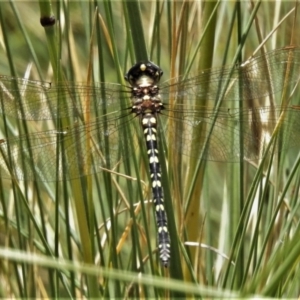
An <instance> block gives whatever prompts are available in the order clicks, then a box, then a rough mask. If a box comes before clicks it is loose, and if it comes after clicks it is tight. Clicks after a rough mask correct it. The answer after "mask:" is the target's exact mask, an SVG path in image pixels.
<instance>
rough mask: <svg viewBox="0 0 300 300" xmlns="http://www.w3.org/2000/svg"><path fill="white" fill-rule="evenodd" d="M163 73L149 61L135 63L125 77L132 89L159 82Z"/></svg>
mask: <svg viewBox="0 0 300 300" xmlns="http://www.w3.org/2000/svg"><path fill="white" fill-rule="evenodd" d="M162 75H163V71H162V70H161V68H160V67H159V66H157V65H155V64H154V63H153V62H151V61H141V62H138V63H136V64H135V65H134V66H133V67H132V68H131V69H130V70H129V71H128V72H127V74H126V75H125V79H126V80H127V81H128V82H129V83H130V85H131V86H132V87H148V86H151V85H155V84H157V83H158V82H159V80H160V78H161V76H162Z"/></svg>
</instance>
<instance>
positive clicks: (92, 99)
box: [0, 47, 300, 181]
mask: <svg viewBox="0 0 300 300" xmlns="http://www.w3.org/2000/svg"><path fill="white" fill-rule="evenodd" d="M299 76H300V48H295V47H286V48H283V49H277V50H275V51H271V52H269V53H267V54H265V55H263V56H257V57H253V58H251V59H249V60H247V61H246V62H245V63H244V64H242V65H241V66H236V67H234V69H233V70H232V67H223V68H219V69H210V70H205V71H203V72H200V73H199V74H196V75H194V76H189V77H186V78H185V77H179V78H176V79H171V80H169V81H166V82H164V83H162V84H158V86H159V94H160V97H161V100H162V103H163V105H164V109H162V110H161V111H160V112H158V113H157V117H158V118H159V121H160V122H159V124H160V125H161V130H163V131H165V132H166V133H168V135H169V136H170V137H171V139H172V147H173V148H174V150H176V151H178V152H179V153H182V154H184V155H187V156H196V157H198V156H199V157H200V154H201V153H202V158H203V159H206V160H213V161H225V162H238V161H241V160H244V159H246V160H259V159H260V158H261V157H262V156H263V155H264V149H265V148H266V146H267V145H268V143H269V142H270V140H271V137H272V134H273V132H274V130H275V128H277V127H276V126H279V127H278V132H277V136H278V141H279V145H280V148H278V150H284V149H287V148H288V147H295V146H299V144H300V142H299V138H298V137H297V136H298V132H299V130H300V118H299V117H300V109H299V107H297V106H295V105H294V106H293V105H289V106H286V107H284V108H281V107H279V106H272V105H271V104H270V103H267V100H266V99H265V97H270V96H272V95H274V94H275V93H277V92H280V91H283V90H284V91H286V92H289V91H291V89H293V88H294V87H295V85H296V84H297V82H298V80H299ZM130 95H131V88H130V87H129V85H128V86H127V85H124V86H122V85H119V84H111V83H100V84H94V85H91V86H86V85H79V84H72V83H63V84H59V85H57V86H54V85H53V84H50V83H44V82H38V81H30V80H25V79H18V78H11V77H7V76H0V99H1V101H2V106H1V108H0V112H1V113H3V114H5V115H6V116H10V117H14V118H19V119H25V120H36V121H41V120H56V119H59V118H66V117H70V118H72V119H75V120H77V122H75V123H74V126H72V128H64V129H63V130H61V131H55V130H52V131H45V132H37V133H32V134H30V135H27V136H21V137H16V138H11V139H7V140H1V141H0V151H1V156H0V167H1V176H2V177H10V176H12V175H13V176H15V177H16V178H18V179H20V180H42V181H54V180H61V179H63V178H64V177H65V178H67V179H72V178H77V177H80V176H84V175H87V174H92V173H97V172H100V171H101V169H102V168H103V167H104V168H107V167H110V168H112V167H113V166H114V165H115V164H117V163H118V162H119V161H120V160H122V159H127V158H128V157H130V155H132V153H125V152H126V149H132V147H137V146H138V138H142V136H143V132H142V130H137V128H138V127H139V126H138V125H139V124H138V123H139V118H138V117H137V116H136V115H135V114H132V110H131V108H130V106H131V104H130V101H129V98H130ZM61 99H63V100H61ZM87 99H88V100H89V101H87ZM219 100H221V101H222V103H221V105H220V107H219V108H218V109H216V108H215V107H214V106H215V103H216V102H217V101H219ZM203 101H206V102H205V104H202V103H203ZM240 101H243V103H242V104H243V105H242V106H241V107H239V105H240ZM87 103H90V105H89V107H86V105H87ZM85 111H88V112H89V113H90V115H91V122H89V123H85V122H84V121H83V120H84V118H83V115H84V112H85ZM282 114H284V115H283V118H282V122H281V123H280V124H278V121H279V120H280V116H281V115H282ZM178 128H180V130H178ZM198 129H199V130H198ZM200 129H201V130H200ZM124 130H126V132H124ZM195 132H199V133H198V134H196V135H195ZM128 134H130V135H131V137H132V141H134V143H136V144H135V145H130V143H131V142H129V139H128V138H127V137H128ZM241 137H242V138H241ZM240 140H242V141H243V148H244V154H243V156H242V155H241V154H240V144H239V143H240ZM62 144H63V147H61V145H62ZM57 148H59V151H57ZM60 149H64V151H60ZM132 152H133V151H132ZM58 155H59V157H57V156H58Z"/></svg>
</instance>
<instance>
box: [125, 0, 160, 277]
mask: <svg viewBox="0 0 300 300" xmlns="http://www.w3.org/2000/svg"><path fill="white" fill-rule="evenodd" d="M123 7H124V13H125V19H126V24H127V27H126V31H127V40H128V41H129V43H130V44H132V45H133V49H132V53H131V55H130V56H131V61H132V62H135V61H140V60H146V59H147V58H148V54H147V51H146V43H145V37H144V31H143V27H142V26H143V24H142V22H141V19H142V18H141V12H140V7H139V3H138V2H137V1H133V2H123ZM133 31H134V32H133ZM134 57H135V58H134ZM123 108H124V107H123ZM131 122H132V124H131V125H130V126H128V129H129V128H131V130H132V131H133V132H136V133H137V136H136V137H134V136H133V135H132V134H130V131H129V130H125V132H124V134H125V135H126V137H127V138H128V141H129V143H128V146H127V150H125V151H124V152H125V153H130V152H132V149H130V148H131V147H130V145H134V144H135V143H134V141H133V139H136V140H137V141H139V143H141V145H143V147H142V149H143V148H144V143H145V142H144V139H143V135H142V134H139V133H141V132H142V129H141V128H140V123H139V119H138V118H135V119H134V120H131ZM125 155H126V154H125ZM139 156H141V157H142V158H143V161H144V166H148V163H147V159H148V158H147V156H146V155H145V153H143V151H142V152H141V153H138V151H134V155H133V156H132V163H133V166H132V167H133V168H134V169H135V174H136V177H137V193H136V195H137V196H138V197H136V196H133V193H130V194H129V195H130V196H129V197H130V198H131V199H130V201H131V216H132V218H133V228H134V231H133V241H134V240H136V244H137V246H138V249H137V253H138V255H139V259H140V261H142V257H141V254H142V252H141V250H140V249H139V248H140V246H139V244H140V242H139V239H138V235H139V233H138V232H137V231H136V229H135V228H136V225H137V220H135V215H134V211H133V203H134V202H136V201H134V199H136V200H138V199H140V203H141V208H142V216H143V222H144V230H145V236H146V239H147V241H148V242H147V250H148V254H149V263H150V269H151V272H152V274H155V273H156V270H155V267H154V265H155V264H154V260H153V255H152V253H153V252H152V247H151V243H150V241H151V235H150V230H149V225H148V224H149V221H147V213H146V207H145V198H144V197H145V195H149V194H151V192H150V189H149V192H148V194H145V195H144V193H143V187H142V186H141V184H140V183H141V174H142V172H141V171H142V169H141V167H140V166H141V165H140V163H139V161H138V157H139ZM128 163H129V161H127V160H126V161H125V166H126V170H127V172H130V166H129V164H128ZM147 170H148V168H147ZM146 173H147V174H148V171H146ZM148 178H149V177H148ZM131 190H132V188H131ZM150 197H151V196H150ZM149 203H150V202H149V201H148V205H149ZM145 267H146V266H143V265H141V266H140V268H141V270H142V272H145V270H146V269H145Z"/></svg>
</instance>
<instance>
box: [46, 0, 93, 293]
mask: <svg viewBox="0 0 300 300" xmlns="http://www.w3.org/2000/svg"><path fill="white" fill-rule="evenodd" d="M40 4H41V5H40V6H41V15H42V16H45V15H47V16H52V11H51V10H50V11H49V7H50V8H51V4H49V3H45V2H44V1H42V2H41V3H40ZM43 9H44V10H45V11H44V10H43ZM68 9H69V7H68V6H63V7H62V8H61V7H60V3H58V5H57V16H60V17H59V18H61V17H62V15H60V13H64V14H65V15H68ZM67 20H68V18H67ZM60 24H61V22H58V25H60ZM64 29H65V31H66V36H67V37H68V38H69V36H70V34H71V33H70V32H69V30H70V28H69V26H66V27H65V28H64ZM45 34H46V36H47V41H48V48H49V53H50V58H51V64H52V67H53V70H54V75H55V80H56V83H59V85H61V84H65V83H63V81H64V80H63V79H64V78H63V75H62V70H61V66H60V58H61V45H62V40H61V37H62V35H60V34H59V35H56V32H55V28H54V26H52V27H45ZM67 43H69V39H67ZM68 49H70V47H69V48H68ZM70 57H71V56H70ZM71 69H72V68H70V70H71ZM71 71H72V70H71ZM70 88H72V87H70ZM64 95H65V94H64V93H60V91H59V90H58V92H57V107H58V116H59V111H60V110H61V109H63V107H66V106H65V103H66V101H70V100H69V99H67V98H66V97H65V96H64ZM70 126H72V123H71V121H70V119H67V118H65V119H58V120H57V130H58V132H63V131H64V130H65V128H69V127H70ZM57 142H58V143H59V139H58V140H57ZM72 144H75V145H76V146H77V147H74V148H72V147H70V146H71V145H72ZM59 149H61V151H59ZM72 149H75V150H74V151H75V153H72ZM81 153H82V149H81V147H79V145H78V144H76V138H75V136H74V138H73V140H70V139H69V140H68V142H66V143H62V144H61V145H59V144H58V145H57V155H56V157H57V170H58V172H59V164H60V160H62V166H65V165H66V162H67V161H70V163H72V164H76V166H75V167H76V168H77V171H75V172H77V174H70V175H71V176H74V175H75V176H76V177H77V179H74V180H71V181H67V180H66V178H64V180H63V181H62V189H63V191H64V195H65V196H64V197H63V200H64V201H68V200H67V199H66V198H65V197H66V196H67V191H68V190H69V189H68V184H70V186H71V195H69V196H70V197H72V198H73V199H74V205H75V209H76V216H77V223H78V227H79V233H80V240H81V245H82V249H83V259H84V261H85V262H86V263H91V264H92V263H93V262H94V256H93V246H92V245H93V238H94V236H93V233H94V232H93V228H89V219H90V218H89V216H88V204H87V203H88V199H87V197H88V194H87V187H86V178H84V177H80V178H78V176H82V174H81V173H82V172H83V169H82V167H81V166H82V162H81V161H80V159H79V160H76V161H71V157H72V155H76V157H79V158H80V157H82V154H81ZM57 178H60V174H59V173H58V174H57ZM56 189H57V191H58V189H59V185H58V184H57V187H56ZM58 195H59V193H57V196H58ZM59 198H60V197H58V198H57V199H56V201H57V202H58V203H59ZM57 211H58V210H57ZM66 214H68V211H66ZM67 219H69V218H67ZM56 226H58V224H57V225H56ZM66 226H70V224H66ZM68 244H70V243H68ZM69 250H70V249H69ZM69 253H70V252H69ZM87 285H88V290H89V295H91V296H92V297H93V296H94V297H98V296H99V290H98V283H97V280H96V278H95V277H93V276H88V277H87Z"/></svg>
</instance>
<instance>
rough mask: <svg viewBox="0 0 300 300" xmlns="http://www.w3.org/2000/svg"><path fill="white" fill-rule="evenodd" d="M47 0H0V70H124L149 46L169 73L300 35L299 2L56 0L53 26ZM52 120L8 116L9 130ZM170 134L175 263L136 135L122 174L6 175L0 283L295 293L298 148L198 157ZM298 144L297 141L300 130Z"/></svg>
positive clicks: (159, 293)
mask: <svg viewBox="0 0 300 300" xmlns="http://www.w3.org/2000/svg"><path fill="white" fill-rule="evenodd" d="M49 5H50V2H46V1H43V2H41V3H39V2H0V10H1V33H2V35H1V40H0V41H1V43H0V57H1V58H2V59H1V60H0V74H3V75H10V76H16V77H29V78H30V79H34V80H43V81H49V82H53V83H55V82H59V81H64V80H67V81H71V82H83V83H85V84H88V83H90V82H113V83H123V82H124V81H123V75H124V74H125V73H126V71H127V70H128V69H129V68H130V67H131V66H132V64H133V63H135V62H136V61H137V60H139V59H141V58H150V59H151V60H152V61H154V62H155V63H157V64H158V65H160V66H161V68H162V69H163V70H164V76H163V78H164V79H169V78H173V77H176V76H178V75H180V74H186V73H192V74H193V73H197V72H200V70H203V69H206V68H211V67H220V66H221V65H223V64H235V63H238V62H242V61H244V60H246V59H247V58H249V57H250V56H251V55H252V54H253V53H254V52H255V51H256V49H258V48H259V47H261V46H263V47H264V48H261V49H263V50H259V51H258V53H260V54H261V53H263V52H262V51H269V50H272V49H276V48H281V47H284V46H286V45H290V44H295V45H299V41H298V40H299V34H298V29H299V22H300V20H299V12H298V11H297V10H296V7H295V2H287V1H277V2H276V3H275V2H262V3H252V2H241V3H236V2H233V1H232V2H228V1H226V2H225V1H224V2H216V3H215V2H206V3H202V2H200V1H188V2H185V3H182V2H176V1H174V2H172V1H168V2H167V1H162V2H154V1H151V2H146V1H141V2H134V1H132V2H130V3H129V2H121V1H111V2H110V1H108V2H102V1H100V2H98V3H96V2H87V1H82V2H74V1H70V2H57V3H56V2H55V3H54V2H53V3H52V5H53V6H52V11H53V14H54V16H55V17H56V20H57V22H56V25H55V27H53V28H46V29H44V28H43V27H42V26H40V23H39V18H40V14H42V15H43V16H45V15H46V16H47V15H48V14H49V12H50V10H49V9H50V6H49ZM96 7H97V10H96ZM266 37H269V38H268V39H267V40H266V41H264V40H265V39H266ZM263 41H264V42H263ZM236 54H239V55H240V56H236ZM145 56H146V57H145ZM0 79H1V78H0ZM70 85H71V86H72V84H70ZM298 95H299V93H297V92H296V94H294V95H293V98H292V103H293V104H295V105H297V104H299V103H298V102H297V101H298V98H299V97H298ZM280 96H281V95H276V97H275V103H277V104H279V103H280V101H281V97H280ZM66 100H68V99H66ZM201 100H202V99H201ZM203 101H204V102H203V105H206V103H205V99H204V100H203ZM4 113H5V112H4ZM64 122H66V123H63V124H62V125H61V126H62V127H63V128H66V127H67V126H70V124H69V123H71V125H72V120H66V121H64ZM73 125H74V124H73ZM57 126H58V125H57V124H56V120H53V121H43V122H42V121H38V122H25V123H24V122H18V121H16V119H15V118H13V117H12V118H10V117H9V118H8V119H7V120H6V119H4V120H3V122H2V123H1V138H7V136H8V137H12V136H17V135H18V134H20V133H24V131H25V130H28V131H29V132H39V131H45V130H47V129H49V128H57ZM174 126H175V125H174ZM291 126H293V124H292V123H291ZM290 130H294V131H295V129H293V128H291V129H290ZM195 134H196V137H197V133H195ZM170 139H171V137H170V136H168V135H166V140H165V145H166V147H165V149H164V150H165V151H164V153H166V154H168V160H167V162H166V166H164V164H163V166H162V167H163V174H168V176H165V179H164V186H165V191H164V192H165V198H166V202H167V208H166V209H167V213H168V221H169V227H170V234H171V239H172V259H171V266H170V268H169V269H168V270H165V269H164V268H162V267H161V266H160V265H159V260H158V257H157V254H156V253H155V249H156V226H155V219H154V215H153V211H152V205H148V204H149V201H148V200H149V199H151V197H152V196H151V190H150V188H149V185H148V183H149V178H148V171H147V168H148V164H147V161H146V157H145V154H144V153H143V151H139V149H138V148H135V147H134V148H131V149H128V153H130V154H129V158H128V159H127V160H125V161H124V162H123V163H122V164H121V166H120V167H117V169H115V170H116V171H118V173H111V172H109V171H104V172H101V173H99V174H96V175H95V176H92V177H91V178H87V179H84V180H79V179H75V180H71V181H68V180H62V181H60V182H58V183H57V182H43V181H38V182H35V181H18V180H15V179H14V178H12V179H11V180H8V179H2V180H1V182H0V184H1V186H0V197H1V211H0V216H1V222H0V224H1V229H0V233H1V248H0V257H1V259H0V264H1V267H0V276H1V283H0V296H1V297H13V296H14V297H31V298H34V297H49V298H55V297H57V298H63V297H66V298H70V297H73V298H77V297H84V296H86V297H90V298H96V297H103V298H125V297H136V298H141V297H145V298H154V297H156V298H172V297H175V296H180V297H181V298H184V297H190V296H192V295H194V296H195V297H201V296H203V297H205V296H220V297H230V296H239V297H242V296H245V295H247V296H249V295H254V294H255V295H262V296H267V297H285V298H287V297H297V296H298V295H299V273H298V271H299V264H298V262H299V253H300V252H299V248H298V247H300V242H299V241H300V239H299V230H298V224H299V219H298V217H299V209H298V201H297V200H298V194H299V192H298V190H299V172H297V166H298V163H299V159H298V158H297V151H298V148H297V147H293V148H292V149H290V151H289V152H282V153H281V154H282V155H280V156H275V157H274V158H272V159H271V160H268V161H266V162H265V163H264V164H262V163H261V164H255V163H249V162H243V163H241V164H233V163H217V162H205V161H201V164H199V163H198V162H199V157H192V158H190V157H188V156H183V157H182V156H181V155H179V156H178V155H177V154H178V152H176V151H174V149H173V148H174V147H172V145H173V143H172V140H171V141H170ZM170 145H171V147H170ZM291 145H293V146H299V142H297V135H296V133H295V140H293V141H292V143H291ZM168 146H169V147H168ZM175 150H176V149H175ZM161 152H162V151H161ZM199 156H200V153H199ZM197 158H198V159H197ZM50 167H52V166H50V165H49V168H50ZM166 168H167V169H166ZM50 171H51V169H50ZM50 171H49V172H50ZM2 177H3V176H2ZM137 258H139V259H137ZM141 273H142V275H143V276H141ZM166 278H169V279H170V280H168V281H166Z"/></svg>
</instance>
